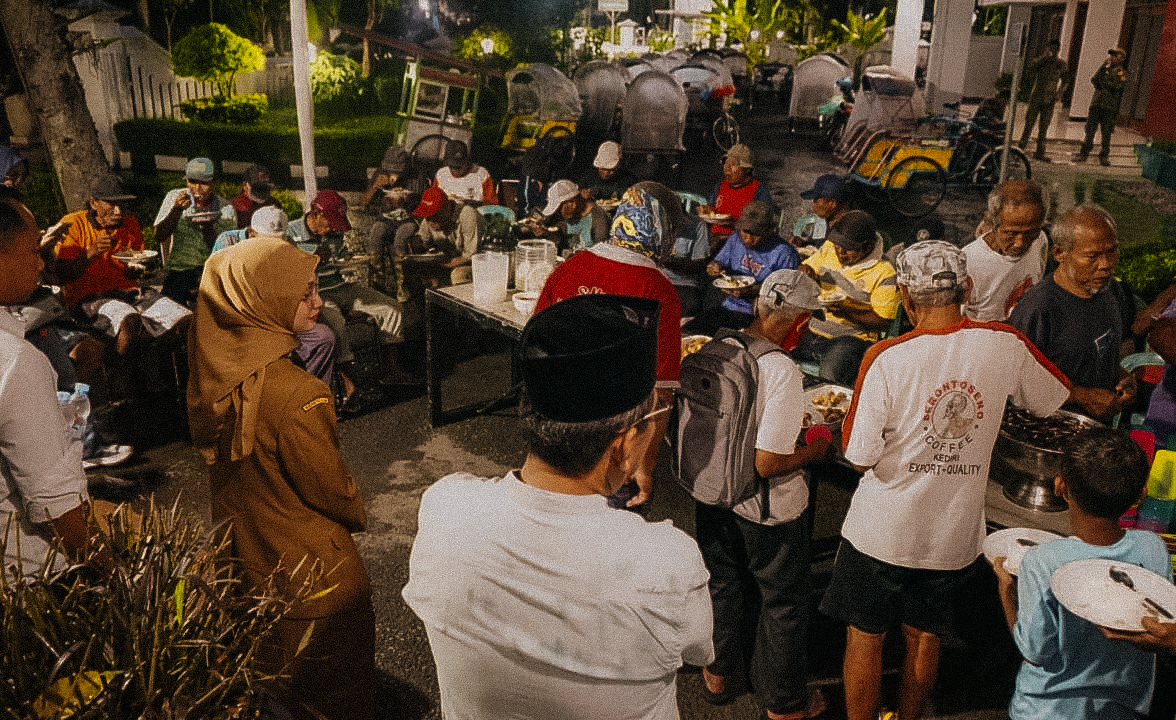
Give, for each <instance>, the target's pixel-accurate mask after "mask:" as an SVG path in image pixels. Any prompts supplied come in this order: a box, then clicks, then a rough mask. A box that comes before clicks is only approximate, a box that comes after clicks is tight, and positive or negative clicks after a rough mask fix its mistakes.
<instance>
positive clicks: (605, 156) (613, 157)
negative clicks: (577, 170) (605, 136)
mask: <svg viewBox="0 0 1176 720" xmlns="http://www.w3.org/2000/svg"><path fill="white" fill-rule="evenodd" d="M620 164H621V146H620V145H619V144H618V143H615V142H613V141H612V140H607V141H605V142H602V143H600V149H599V150H597V151H596V159H595V160H593V161H592V166H593V167H598V168H604V169H605V170H612V169H613V168H615V167H616V166H617V165H620Z"/></svg>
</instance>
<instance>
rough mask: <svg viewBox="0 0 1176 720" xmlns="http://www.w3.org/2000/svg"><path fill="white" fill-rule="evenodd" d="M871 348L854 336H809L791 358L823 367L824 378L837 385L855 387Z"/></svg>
mask: <svg viewBox="0 0 1176 720" xmlns="http://www.w3.org/2000/svg"><path fill="white" fill-rule="evenodd" d="M872 344H873V343H871V342H870V341H869V340H863V339H861V338H859V337H854V336H853V335H843V336H841V337H836V338H827V337H822V336H820V335H817V334H816V333H813V332H810V333H808V334H807V335H805V336H804V339H803V340H801V341H800V345H798V346H797V347H796V349H795V350H793V351H792V357H793V358H794V359H795V360H798V361H801V360H808V361H811V362H817V363H820V366H821V369H820V375H821V377H822V378H824V379H825V380H829V381H830V382H835V383H837V384H838V385H844V386H845V387H853V386H854V383H855V382H857V376H858V370H859V369H860V368H861V365H862V358H863V357H865V355H866V351H867V350H869V349H870V345H872Z"/></svg>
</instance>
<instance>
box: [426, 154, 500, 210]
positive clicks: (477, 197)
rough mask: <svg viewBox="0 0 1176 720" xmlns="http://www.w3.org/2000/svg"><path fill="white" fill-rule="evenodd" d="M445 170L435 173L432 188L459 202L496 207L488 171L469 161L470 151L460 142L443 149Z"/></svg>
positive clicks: (496, 197)
mask: <svg viewBox="0 0 1176 720" xmlns="http://www.w3.org/2000/svg"><path fill="white" fill-rule="evenodd" d="M444 160H445V167H443V168H441V169H440V170H438V171H437V175H436V177H435V178H434V180H433V187H435V188H440V189H441V190H442V191H443V192H444V193H445V194H446V195H448V196H449V197H451V198H454V199H456V200H460V201H462V202H470V203H475V204H477V205H497V204H498V193H497V192H496V191H495V190H494V178H492V177H490V171H489V170H487V169H486V168H484V167H482V166H481V165H478V164H476V163H474V161H473V160H471V159H470V149H469V148H468V147H466V144H465V143H464V142H462V141H461V140H450V141H449V142H448V143H446V145H445V156H444Z"/></svg>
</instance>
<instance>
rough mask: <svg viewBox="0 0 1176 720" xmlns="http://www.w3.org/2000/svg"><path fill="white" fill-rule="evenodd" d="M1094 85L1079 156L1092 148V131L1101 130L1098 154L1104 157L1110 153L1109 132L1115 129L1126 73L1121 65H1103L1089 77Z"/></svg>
mask: <svg viewBox="0 0 1176 720" xmlns="http://www.w3.org/2000/svg"><path fill="white" fill-rule="evenodd" d="M1090 82H1091V84H1093V85H1094V97H1093V98H1091V100H1090V111H1089V112H1088V113H1087V114H1086V140H1085V141H1084V142H1083V143H1082V150H1081V151H1079V157H1080V158H1085V157H1086V156H1087V155H1089V154H1090V151H1091V150H1092V149H1094V131H1095V130H1101V131H1102V149H1101V150H1100V151H1099V153H1098V156H1099V157H1100V158H1103V159H1106V158H1107V157H1109V156H1110V154H1111V133H1112V132H1113V131H1114V129H1115V118H1116V117H1118V115H1119V103H1120V101H1122V99H1123V89H1124V88H1125V87H1126V85H1127V73H1126V71H1124V70H1123V67H1122V66H1119V67H1112V66H1110V65H1103V66H1102V67H1100V68H1099V69H1098V72H1096V73H1095V74H1094V77H1092V78H1091V79H1090Z"/></svg>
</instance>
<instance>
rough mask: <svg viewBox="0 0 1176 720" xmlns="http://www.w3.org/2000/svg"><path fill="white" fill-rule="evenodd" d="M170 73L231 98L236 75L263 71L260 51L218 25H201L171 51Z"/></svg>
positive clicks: (250, 43)
mask: <svg viewBox="0 0 1176 720" xmlns="http://www.w3.org/2000/svg"><path fill="white" fill-rule="evenodd" d="M172 69H173V70H174V71H175V73H176V75H179V76H181V77H194V78H196V79H197V80H203V81H205V82H210V83H213V84H214V85H216V87H217V91H218V93H219V94H220V95H225V96H230V95H232V94H233V86H234V85H235V84H236V80H237V73H243V72H253V71H255V70H264V69H265V54H264V53H262V51H261V48H259V47H258V46H257V45H254V44H253V43H252V42H250V41H249V40H246V39H245V38H243V37H241V36H240V35H238V34H236V33H235V32H233V31H232V30H230V29H229V28H228V27H226V26H224V25H221V24H220V23H209V24H207V25H201V26H200V27H198V28H196V29H194V30H193V31H192V32H190V33H188V34H187V35H185V36H184V37H183V39H182V40H180V41H179V42H178V43H176V45H175V47H174V48H172Z"/></svg>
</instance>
